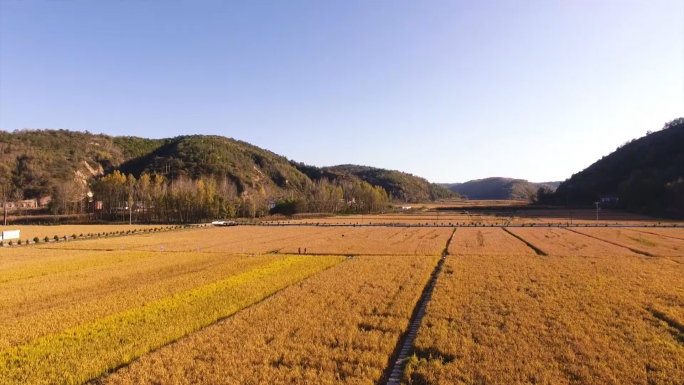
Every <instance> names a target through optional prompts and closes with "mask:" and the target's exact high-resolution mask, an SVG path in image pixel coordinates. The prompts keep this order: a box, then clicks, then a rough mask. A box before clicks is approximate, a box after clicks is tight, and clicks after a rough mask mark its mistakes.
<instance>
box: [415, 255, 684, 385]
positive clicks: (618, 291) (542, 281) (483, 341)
mask: <svg viewBox="0 0 684 385" xmlns="http://www.w3.org/2000/svg"><path fill="white" fill-rule="evenodd" d="M683 309H684V265H682V264H678V263H675V262H673V261H671V260H668V259H659V258H649V257H646V256H643V255H635V256H626V255H622V254H621V255H604V256H600V257H599V256H594V257H590V258H587V257H581V256H567V255H566V256H554V255H551V256H545V257H541V256H530V255H515V256H504V255H462V256H455V257H449V258H448V259H447V263H446V266H445V269H444V270H443V273H442V274H441V276H440V277H439V280H438V282H437V287H436V289H435V292H434V294H433V296H432V300H431V301H430V303H429V305H428V308H427V315H426V317H425V318H424V319H423V321H422V324H421V327H420V330H419V332H418V337H417V340H416V344H415V349H416V353H415V356H414V357H412V358H411V359H410V362H409V364H408V366H407V368H406V369H405V371H404V383H405V384H489V383H491V384H521V383H542V384H573V383H576V384H627V383H629V384H681V383H682V380H683V379H684V311H683Z"/></svg>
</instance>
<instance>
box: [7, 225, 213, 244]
mask: <svg viewBox="0 0 684 385" xmlns="http://www.w3.org/2000/svg"><path fill="white" fill-rule="evenodd" d="M204 226H206V225H201V227H204ZM188 227H190V225H178V226H168V227H155V228H149V229H138V230H135V229H134V230H126V231H124V230H121V231H110V232H102V233H88V234H86V235H83V233H81V234H78V235H76V234H71V237H67V236H66V235H65V236H63V237H60V236H57V235H55V236H54V237H52V239H53V240H54V241H55V242H59V241H60V240H63V241H66V240H69V239H78V238H86V237H89V238H92V237H108V236H116V235H127V234H136V233H152V232H157V231H164V230H176V229H183V228H188ZM40 241H41V239H40V238H38V237H33V243H40ZM43 242H50V238H49V237H48V236H45V238H43ZM29 243H30V241H29V240H28V239H27V240H26V241H25V244H27V245H28V244H29ZM7 244H8V245H9V246H14V245H15V242H13V240H10V241H9V242H7ZM16 244H17V245H21V244H22V240H21V239H18V240H17V241H16ZM4 245H5V243H4V242H3V241H0V247H2V246H4Z"/></svg>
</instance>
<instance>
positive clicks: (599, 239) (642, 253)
mask: <svg viewBox="0 0 684 385" xmlns="http://www.w3.org/2000/svg"><path fill="white" fill-rule="evenodd" d="M565 230H568V231H570V232H571V233H575V234H579V235H584V236H585V237H588V238H591V239H595V240H597V241H601V242H605V243H608V244H611V245H613V246H618V247H622V248H624V249H627V250H629V251H631V252H633V253H637V254H641V255H645V256H647V257H658V255H653V254H651V253H649V252H648V251H643V250H639V249H634V248H632V247H629V246H625V245H621V244H619V243H617V242H613V241H607V240H605V239H601V238H599V237H595V236H593V235H589V234H584V233H580V232H579V231H575V230H571V229H565Z"/></svg>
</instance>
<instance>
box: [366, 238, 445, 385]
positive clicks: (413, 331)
mask: <svg viewBox="0 0 684 385" xmlns="http://www.w3.org/2000/svg"><path fill="white" fill-rule="evenodd" d="M455 233H456V229H454V231H452V232H451V236H450V237H449V239H448V240H447V242H446V246H444V250H443V251H442V256H441V258H440V259H439V261H438V262H437V266H435V269H434V270H433V271H432V274H431V275H430V278H429V280H428V282H427V283H426V284H425V287H424V288H423V292H422V293H421V295H420V298H419V299H418V301H417V302H416V305H415V307H414V308H413V312H412V314H411V318H410V320H409V325H408V328H407V330H406V332H404V333H403V334H402V336H401V337H400V338H399V341H397V345H396V347H395V348H394V353H392V356H391V357H390V360H389V363H388V366H387V368H386V369H385V372H384V373H383V376H382V379H381V380H380V382H379V383H384V384H387V385H399V383H400V382H401V377H402V374H403V373H404V365H405V364H406V359H407V358H408V356H409V354H410V353H412V352H413V344H414V343H415V341H416V337H417V336H418V329H419V328H420V324H421V322H422V321H423V317H424V316H425V310H426V308H427V304H428V302H430V299H431V298H432V292H433V290H434V288H435V284H436V283H437V277H438V276H439V273H440V272H441V271H442V267H443V266H444V262H445V261H446V257H447V255H449V245H450V244H451V240H452V239H453V238H454V234H455ZM392 362H394V364H392Z"/></svg>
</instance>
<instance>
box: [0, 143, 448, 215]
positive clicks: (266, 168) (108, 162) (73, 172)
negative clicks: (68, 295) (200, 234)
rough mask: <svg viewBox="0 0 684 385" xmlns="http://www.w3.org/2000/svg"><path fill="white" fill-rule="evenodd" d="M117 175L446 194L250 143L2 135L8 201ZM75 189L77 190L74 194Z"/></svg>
mask: <svg viewBox="0 0 684 385" xmlns="http://www.w3.org/2000/svg"><path fill="white" fill-rule="evenodd" d="M114 171H120V172H121V173H123V174H125V175H128V174H132V175H133V176H134V177H135V178H139V176H140V175H141V174H143V173H145V174H149V175H153V174H158V175H162V176H164V177H165V179H166V180H175V179H190V180H193V179H199V178H202V177H213V178H215V179H216V180H217V181H226V183H229V184H231V185H233V186H234V189H235V190H236V193H237V194H238V196H250V195H251V196H256V195H258V196H259V197H260V198H261V199H282V198H286V197H287V198H296V197H298V196H301V195H306V194H310V193H311V189H312V186H314V185H315V184H317V183H319V182H320V181H321V180H322V179H324V178H325V179H326V180H327V181H329V182H336V181H337V182H340V183H341V182H344V183H347V184H350V183H352V184H353V183H360V182H361V181H365V182H367V183H369V184H370V185H373V186H381V187H383V188H385V190H386V191H387V192H388V193H390V194H392V196H393V197H394V198H395V199H396V200H401V201H410V202H419V201H429V200H432V199H436V198H440V197H443V196H446V195H448V194H449V192H448V191H447V190H445V189H442V188H441V187H439V186H436V185H434V184H431V183H429V182H427V181H426V180H425V179H422V178H418V177H415V176H412V175H410V174H405V173H402V172H399V171H391V170H381V169H373V168H370V167H367V168H353V167H350V166H338V167H331V168H318V167H314V166H305V165H303V164H300V163H296V162H292V161H290V160H288V159H287V158H285V157H283V156H280V155H277V154H275V153H273V152H270V151H267V150H264V149H261V148H259V147H256V146H253V145H251V144H249V143H246V142H242V141H238V140H234V139H230V138H225V137H221V136H202V135H192V136H180V137H176V138H168V139H145V138H138V137H111V136H108V135H101V134H100V135H95V134H91V133H88V132H85V133H84V132H74V131H67V130H21V131H15V132H13V133H8V132H4V131H0V183H3V184H4V185H6V186H9V188H8V189H6V190H7V191H9V190H11V191H12V197H10V198H11V200H16V199H19V198H26V199H29V198H41V197H44V196H47V195H55V193H56V192H58V191H57V190H63V189H68V190H74V189H75V190H83V188H84V187H85V186H86V185H87V184H89V183H92V182H93V181H94V180H97V179H99V178H101V177H102V176H103V175H107V174H111V173H112V172H114ZM70 185H75V186H70Z"/></svg>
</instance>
